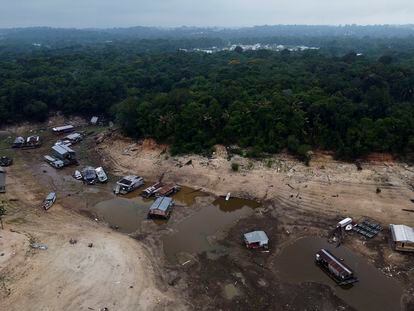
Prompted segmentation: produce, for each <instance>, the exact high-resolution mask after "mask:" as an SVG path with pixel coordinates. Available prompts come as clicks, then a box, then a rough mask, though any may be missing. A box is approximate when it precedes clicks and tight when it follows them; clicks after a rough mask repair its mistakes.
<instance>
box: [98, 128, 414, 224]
mask: <svg viewBox="0 0 414 311" xmlns="http://www.w3.org/2000/svg"><path fill="white" fill-rule="evenodd" d="M166 148H167V147H166V146H162V145H161V146H160V145H157V144H155V143H154V142H153V141H151V140H146V141H144V142H143V143H134V142H132V141H131V140H128V139H125V138H121V137H120V136H119V135H115V137H110V138H107V139H106V140H105V141H104V142H103V143H101V144H99V145H98V147H97V150H98V151H99V152H100V153H101V155H102V157H103V159H104V161H105V162H106V166H110V167H113V168H114V169H115V171H117V172H118V173H125V174H126V173H135V174H139V175H142V176H144V177H145V178H149V179H153V180H155V179H157V178H159V177H160V176H161V175H164V178H165V179H166V180H170V181H175V182H177V183H181V184H183V185H187V186H191V187H195V188H201V189H203V190H205V191H208V192H211V193H214V194H217V195H224V194H226V193H227V192H231V193H232V195H235V196H242V197H254V198H257V199H260V200H272V201H274V202H276V203H277V204H282V205H284V206H287V207H291V208H295V209H301V210H306V211H318V212H323V213H326V214H330V215H349V216H351V217H362V216H368V217H372V218H374V219H376V220H378V221H380V222H383V223H384V224H389V223H390V222H393V223H405V224H407V225H412V226H414V217H412V213H409V212H404V211H402V209H413V208H414V204H413V203H412V202H411V201H410V199H413V198H414V193H413V184H414V169H412V168H409V167H408V166H407V165H406V164H404V163H396V162H389V161H388V162H383V161H377V162H369V163H368V162H367V163H363V164H362V165H363V170H362V171H358V170H357V168H356V166H355V165H353V164H349V163H342V162H336V161H334V160H332V158H331V157H329V156H323V155H320V156H317V157H316V158H315V159H314V160H313V161H312V162H311V165H310V167H306V166H304V165H303V164H302V163H300V162H298V161H296V160H294V159H292V158H290V157H288V156H284V155H282V156H280V155H279V156H275V157H273V158H271V159H267V160H265V161H253V160H248V159H244V158H240V157H237V156H236V157H234V158H233V159H232V160H231V161H228V160H227V153H226V151H225V149H224V148H223V147H220V146H219V148H218V149H217V151H216V154H215V155H214V156H213V158H212V159H207V158H204V157H201V156H196V155H192V156H184V157H171V156H169V155H168V153H167V152H166ZM189 162H190V163H191V164H188V165H186V163H189ZM233 162H236V163H239V164H240V169H239V171H238V172H233V171H232V170H231V163H233ZM377 188H380V190H381V192H380V193H377Z"/></svg>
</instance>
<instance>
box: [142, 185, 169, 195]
mask: <svg viewBox="0 0 414 311" xmlns="http://www.w3.org/2000/svg"><path fill="white" fill-rule="evenodd" d="M163 186H164V184H163V183H162V182H157V183H155V184H153V185H152V186H150V187H148V188H146V189H145V190H144V191H142V193H141V196H142V197H144V198H149V197H152V196H153V195H155V194H156V193H157V191H158V190H160V189H161V188H162V187H163Z"/></svg>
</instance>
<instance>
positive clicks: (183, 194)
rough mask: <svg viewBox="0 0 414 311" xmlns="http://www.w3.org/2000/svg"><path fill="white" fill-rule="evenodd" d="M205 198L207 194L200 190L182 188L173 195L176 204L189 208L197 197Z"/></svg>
mask: <svg viewBox="0 0 414 311" xmlns="http://www.w3.org/2000/svg"><path fill="white" fill-rule="evenodd" d="M205 196H208V194H207V193H205V192H203V191H201V190H198V189H193V188H190V187H185V186H182V187H181V190H180V191H178V192H177V193H176V194H174V195H173V198H174V201H175V202H176V204H181V205H186V206H191V205H193V204H194V202H195V200H196V198H197V197H205Z"/></svg>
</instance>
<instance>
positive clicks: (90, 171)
mask: <svg viewBox="0 0 414 311" xmlns="http://www.w3.org/2000/svg"><path fill="white" fill-rule="evenodd" d="M82 176H83V180H84V182H85V183H87V184H88V185H93V184H94V183H95V182H96V179H97V175H96V171H95V169H94V168H93V167H91V166H87V167H85V168H84V169H83V171H82Z"/></svg>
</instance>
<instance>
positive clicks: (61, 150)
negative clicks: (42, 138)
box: [52, 145, 75, 154]
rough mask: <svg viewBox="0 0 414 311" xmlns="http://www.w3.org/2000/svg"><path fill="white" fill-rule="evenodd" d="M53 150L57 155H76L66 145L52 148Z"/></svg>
mask: <svg viewBox="0 0 414 311" xmlns="http://www.w3.org/2000/svg"><path fill="white" fill-rule="evenodd" d="M52 149H53V150H54V151H56V152H57V153H59V154H66V153H74V152H75V151H73V150H72V149H70V148H69V147H68V146H66V145H54V146H53V147H52Z"/></svg>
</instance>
